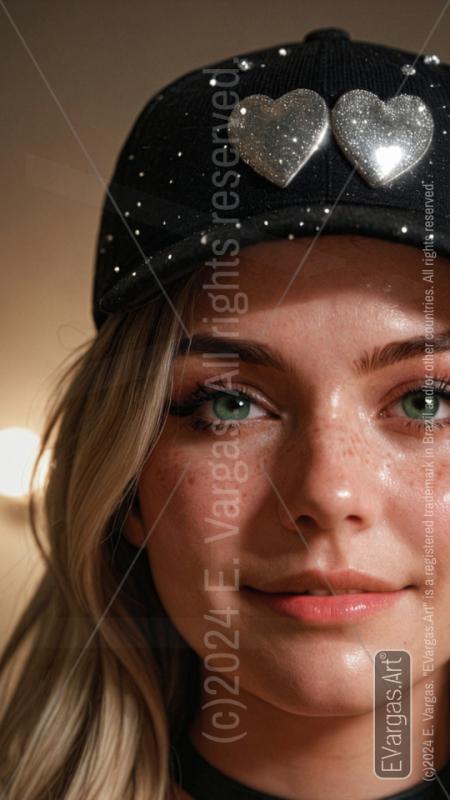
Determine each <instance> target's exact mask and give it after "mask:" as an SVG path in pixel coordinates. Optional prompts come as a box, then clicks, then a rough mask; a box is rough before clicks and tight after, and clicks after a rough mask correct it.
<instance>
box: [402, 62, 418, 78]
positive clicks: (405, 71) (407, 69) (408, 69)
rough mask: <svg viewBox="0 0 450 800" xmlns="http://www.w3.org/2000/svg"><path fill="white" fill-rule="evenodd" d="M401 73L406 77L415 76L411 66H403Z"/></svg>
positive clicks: (413, 68) (414, 70) (414, 69)
mask: <svg viewBox="0 0 450 800" xmlns="http://www.w3.org/2000/svg"><path fill="white" fill-rule="evenodd" d="M402 72H403V75H408V76H409V75H415V74H416V68H415V67H413V65H412V64H403V67H402Z"/></svg>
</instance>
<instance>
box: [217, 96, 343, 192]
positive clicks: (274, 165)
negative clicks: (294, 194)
mask: <svg viewBox="0 0 450 800" xmlns="http://www.w3.org/2000/svg"><path fill="white" fill-rule="evenodd" d="M329 127H330V125H329V111H328V107H327V104H326V103H325V100H324V99H323V98H322V97H321V96H320V94H317V92H314V91H312V90H311V89H294V90H293V91H292V92H287V94H284V95H282V96H281V97H279V98H277V99H276V100H272V99H271V98H270V97H267V96H266V95H264V94H254V95H250V96H249V97H246V98H245V99H244V100H241V101H240V102H239V103H237V104H236V105H235V106H234V108H233V111H232V112H231V114H230V117H229V120H228V136H229V139H230V142H231V143H232V144H233V146H234V148H235V149H236V150H237V152H238V154H239V156H240V157H241V158H242V160H243V161H245V163H246V164H248V165H249V166H250V167H252V169H254V170H255V172H257V173H258V174H259V175H262V176H263V177H264V178H267V179H268V180H269V181H272V183H275V184H277V186H281V187H282V188H285V187H286V186H287V185H288V184H289V183H290V182H291V181H292V179H293V178H295V176H296V175H297V173H298V172H299V171H300V170H301V168H302V167H303V166H304V164H306V162H307V161H308V160H309V159H310V158H311V156H312V155H313V153H315V151H316V150H317V149H318V148H319V147H320V145H321V144H322V142H323V141H324V138H325V135H326V133H327V131H328V130H329Z"/></svg>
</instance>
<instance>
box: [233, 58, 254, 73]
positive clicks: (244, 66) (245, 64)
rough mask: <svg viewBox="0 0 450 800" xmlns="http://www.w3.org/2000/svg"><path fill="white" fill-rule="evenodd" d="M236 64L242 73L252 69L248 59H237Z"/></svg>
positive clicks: (251, 63)
mask: <svg viewBox="0 0 450 800" xmlns="http://www.w3.org/2000/svg"><path fill="white" fill-rule="evenodd" d="M236 63H237V65H238V67H239V69H241V70H242V72H248V70H249V69H251V68H252V67H253V61H249V59H248V58H239V59H238V61H237V62H236Z"/></svg>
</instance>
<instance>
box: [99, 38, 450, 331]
mask: <svg viewBox="0 0 450 800" xmlns="http://www.w3.org/2000/svg"><path fill="white" fill-rule="evenodd" d="M295 89H308V90H313V91H314V92H317V93H318V94H319V95H320V97H321V98H323V100H324V101H325V102H326V104H327V106H328V109H329V111H330V113H331V112H332V109H333V107H334V106H335V105H336V103H337V101H338V100H339V98H341V97H342V96H343V95H344V94H345V93H347V92H351V91H352V90H355V89H360V90H366V91H368V92H371V93H373V94H374V95H376V96H377V97H378V98H379V99H380V100H381V101H389V100H390V99H391V98H394V97H396V96H399V95H402V94H407V95H413V96H415V97H418V98H421V100H423V102H424V103H425V104H426V107H427V108H428V110H429V111H430V112H431V115H432V118H433V122H434V130H433V138H432V141H431V145H430V146H429V148H428V150H427V152H426V154H425V155H424V156H423V157H422V158H421V159H420V160H419V161H418V163H417V164H415V165H414V166H413V167H412V168H410V169H408V170H407V171H406V172H404V173H403V174H402V175H400V176H399V177H397V178H396V179H395V180H393V181H392V182H391V183H387V184H384V185H381V186H371V185H369V184H368V183H367V181H366V180H364V178H363V177H362V175H361V174H360V173H359V172H358V171H357V170H356V169H355V167H354V166H353V164H352V163H351V161H350V160H349V158H348V157H347V156H346V154H345V152H344V151H343V149H342V147H341V146H339V144H338V142H337V141H336V138H335V137H334V136H333V135H330V136H328V137H327V138H326V140H325V141H324V143H323V144H321V145H320V146H319V147H317V149H316V150H315V152H314V153H313V155H312V156H311V157H310V158H309V159H308V160H307V161H306V163H305V164H304V165H303V166H302V167H301V169H300V170H299V171H298V173H297V174H296V175H295V177H294V178H293V179H292V180H291V181H290V182H289V183H288V185H287V186H285V187H280V186H279V185H276V184H275V183H274V182H271V181H270V180H268V179H267V178H266V177H263V176H262V175H261V174H258V172H256V171H255V169H254V168H252V166H250V165H249V164H248V163H246V162H245V161H244V160H243V159H242V158H240V157H239V153H238V151H236V149H235V148H234V147H233V144H232V143H231V142H230V138H229V134H228V119H229V117H230V114H231V112H232V109H233V107H234V106H235V104H236V103H237V102H239V101H242V100H244V99H245V98H248V97H250V96H252V95H265V96H267V97H270V98H272V99H274V100H275V99H278V98H280V97H282V96H283V95H285V94H286V93H288V92H292V91H293V90H295ZM425 187H432V191H431V189H430V190H429V191H431V195H432V207H433V208H432V212H433V234H432V235H431V237H432V239H433V247H434V249H435V251H436V253H438V254H439V255H443V256H446V257H448V258H450V66H449V65H447V64H442V63H440V60H439V58H438V57H437V56H433V55H428V56H424V55H420V56H417V55H416V54H414V53H411V52H406V51H403V50H400V49H395V48H391V47H386V46H383V45H380V44H372V43H368V42H359V41H352V40H351V38H350V36H349V34H348V33H347V32H346V31H343V30H341V29H338V28H325V29H320V30H317V31H312V32H310V33H309V34H307V35H306V36H305V38H304V39H303V41H302V42H291V43H286V44H279V45H276V46H272V47H269V48H265V49H262V50H257V51H252V52H247V53H241V54H239V56H230V57H229V58H227V59H225V60H223V61H220V62H215V63H213V64H210V65H208V66H205V67H201V68H199V69H196V70H194V71H192V72H189V73H187V74H186V75H183V76H181V77H180V78H178V79H177V80H175V81H173V82H172V83H170V84H169V85H168V86H166V87H165V88H163V89H162V90H161V91H160V92H159V93H158V94H157V95H155V96H153V97H152V98H151V99H150V100H149V101H148V103H146V105H145V106H144V108H143V109H142V111H141V112H140V114H139V116H138V118H137V120H136V122H135V123H134V125H133V127H132V129H131V131H130V133H129V135H128V137H127V139H126V141H125V143H124V145H123V147H122V149H121V151H120V153H119V156H118V159H117V162H116V165H115V168H114V171H113V176H112V179H111V181H110V184H109V190H108V194H107V195H106V196H105V200H104V203H103V208H102V216H101V222H100V228H99V233H98V239H97V253H96V263H95V277H94V286H93V317H94V321H95V324H96V327H97V328H100V327H101V325H102V324H103V322H104V321H105V320H106V319H107V317H108V315H109V314H114V313H117V312H120V311H125V310H129V309H133V308H138V307H140V306H142V305H143V304H144V303H145V302H146V301H148V300H149V299H151V298H152V297H154V296H155V295H157V294H159V293H160V292H161V286H163V287H164V288H167V287H169V286H170V284H172V283H173V282H174V281H175V280H178V279H179V278H181V277H182V276H187V275H189V274H190V273H191V272H192V270H193V269H194V268H195V266H198V265H200V264H202V263H203V262H204V261H206V260H212V259H214V258H216V259H218V258H225V257H228V258H231V256H232V255H234V256H236V249H237V247H238V248H242V247H244V246H246V245H248V244H252V243H255V242H258V241H262V240H266V239H278V238H287V237H289V238H293V237H298V236H305V235H309V236H311V235H315V234H316V233H318V232H320V235H326V234H336V233H353V234H359V235H367V236H374V237H377V238H383V239H387V240H390V241H396V242H404V243H406V244H412V245H416V246H418V247H420V248H422V249H423V247H424V240H425V236H426V228H425V225H424V219H425ZM429 206H430V202H429V203H428V210H430V209H429Z"/></svg>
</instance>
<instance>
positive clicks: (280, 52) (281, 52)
mask: <svg viewBox="0 0 450 800" xmlns="http://www.w3.org/2000/svg"><path fill="white" fill-rule="evenodd" d="M288 52H289V51H288V50H286V48H285V47H280V48H279V50H278V55H280V56H287V54H288Z"/></svg>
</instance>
